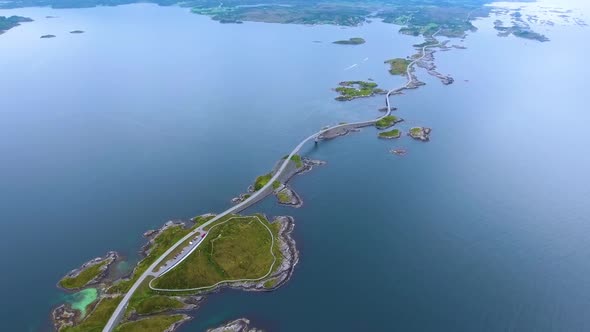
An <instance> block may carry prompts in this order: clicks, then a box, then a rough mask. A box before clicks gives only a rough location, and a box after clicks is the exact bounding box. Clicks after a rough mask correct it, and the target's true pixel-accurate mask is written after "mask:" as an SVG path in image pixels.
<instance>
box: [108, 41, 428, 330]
mask: <svg viewBox="0 0 590 332" xmlns="http://www.w3.org/2000/svg"><path fill="white" fill-rule="evenodd" d="M439 32H440V30H438V31H437V32H436V33H434V34H433V35H432V37H433V38H434V36H435V35H436V34H438V33H439ZM438 45H440V43H436V44H433V45H426V46H424V47H422V55H421V56H420V57H419V58H416V59H415V60H414V61H412V62H410V63H409V64H408V68H407V71H406V76H407V78H408V82H407V83H406V84H405V85H403V86H402V87H400V88H396V89H391V90H389V91H388V92H387V95H386V97H385V104H386V106H387V112H385V114H384V115H383V116H381V117H378V118H376V119H373V120H367V121H361V122H355V123H347V124H339V125H335V126H332V127H328V128H324V129H322V130H320V131H318V132H316V133H314V134H311V135H310V136H309V137H307V138H305V139H304V140H303V141H301V142H300V143H299V144H298V145H297V146H296V147H295V148H294V149H293V150H292V151H291V153H289V156H288V157H287V158H285V161H284V162H283V163H282V164H281V167H279V169H278V170H277V171H276V172H275V174H274V175H273V177H272V178H271V179H270V180H269V181H268V182H267V183H266V185H264V186H263V187H262V188H260V190H258V191H256V192H254V193H253V194H252V195H251V196H250V197H248V198H247V199H246V200H244V201H242V202H241V203H239V204H237V205H234V206H232V207H230V208H229V209H227V210H225V211H223V212H221V213H220V214H218V215H216V216H215V217H214V218H212V219H211V220H209V221H207V222H206V223H204V224H203V225H201V226H199V227H197V228H196V229H194V230H193V231H191V232H190V233H188V234H187V235H186V236H184V237H183V238H182V239H180V240H178V242H176V243H175V244H173V245H172V246H171V247H170V248H169V249H168V250H166V252H164V253H163V254H162V255H161V256H160V257H158V258H157V259H156V260H155V261H154V262H153V263H152V265H150V266H149V267H148V269H147V270H145V272H144V273H142V275H141V276H140V277H139V278H138V279H137V281H135V283H134V284H133V286H131V288H130V289H129V291H128V292H127V294H125V296H124V297H123V299H122V300H121V302H120V303H119V305H118V306H117V308H116V309H115V311H114V312H113V314H112V315H111V317H110V318H109V321H108V322H107V324H106V325H105V327H104V328H103V330H102V331H103V332H111V331H113V330H114V328H115V327H116V326H117V324H118V323H119V321H120V320H121V318H122V317H123V314H124V313H125V309H126V308H127V305H128V304H129V300H130V299H131V297H132V296H133V294H134V293H135V291H136V290H137V288H138V287H139V286H140V285H141V284H142V283H143V282H144V281H145V280H146V278H148V277H150V276H151V277H158V276H160V275H161V274H163V273H166V272H168V271H170V270H171V269H173V268H174V267H175V266H177V265H178V264H179V263H180V262H182V261H183V260H184V259H185V258H186V257H187V256H188V255H189V254H190V253H192V252H193V251H194V250H195V249H196V248H197V247H198V245H200V244H201V243H203V242H204V240H205V239H203V240H201V241H200V242H199V243H198V244H197V245H196V246H195V247H193V248H192V249H191V250H187V251H185V252H184V253H183V254H181V256H180V257H179V259H177V260H176V262H175V263H173V265H172V266H170V267H169V268H166V269H164V270H163V271H162V273H160V272H156V271H155V270H156V268H157V267H158V266H159V265H160V264H161V263H162V261H163V260H164V259H166V257H168V256H169V255H170V253H172V252H173V251H174V250H175V249H176V248H178V247H179V246H181V245H182V244H183V243H184V242H186V241H187V240H188V239H190V238H191V237H194V236H195V235H196V234H197V233H203V232H205V230H204V228H205V227H207V226H208V225H210V224H212V223H214V222H216V221H217V220H219V219H221V218H223V217H225V216H227V215H229V214H233V213H238V212H240V211H242V210H243V209H245V208H247V207H249V206H250V205H251V203H252V202H256V200H257V199H259V198H261V197H263V196H261V195H267V190H269V189H272V187H271V186H272V184H273V182H274V181H275V180H277V179H278V178H279V176H280V175H281V174H282V173H283V172H284V171H285V169H286V168H287V165H288V164H289V162H290V161H291V158H292V157H293V156H294V155H296V154H297V153H298V152H299V150H301V148H302V147H303V146H304V145H305V144H306V143H307V142H309V141H311V140H315V139H316V138H317V137H319V136H321V135H322V134H323V133H325V132H327V131H329V130H335V129H341V128H352V127H363V126H367V125H371V124H374V123H375V122H377V121H379V120H380V119H383V118H384V117H386V116H389V115H391V106H390V102H389V98H390V96H391V94H392V93H394V92H397V91H400V90H403V89H404V88H407V87H408V86H410V84H412V83H413V82H414V78H413V76H412V69H413V67H414V65H415V64H416V62H418V61H420V60H422V59H424V57H425V56H426V49H427V48H429V47H435V46H438ZM205 237H206V236H205Z"/></svg>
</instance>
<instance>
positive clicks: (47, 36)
mask: <svg viewBox="0 0 590 332" xmlns="http://www.w3.org/2000/svg"><path fill="white" fill-rule="evenodd" d="M39 38H55V35H43V36H41V37H39Z"/></svg>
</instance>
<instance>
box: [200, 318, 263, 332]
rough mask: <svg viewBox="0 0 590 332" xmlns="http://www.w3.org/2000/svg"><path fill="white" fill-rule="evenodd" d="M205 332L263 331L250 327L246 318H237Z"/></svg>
mask: <svg viewBox="0 0 590 332" xmlns="http://www.w3.org/2000/svg"><path fill="white" fill-rule="evenodd" d="M207 332H263V330H259V329H257V328H254V327H250V320H249V319H247V318H238V319H236V320H232V321H229V322H227V323H225V324H223V325H221V326H218V327H215V328H211V329H207Z"/></svg>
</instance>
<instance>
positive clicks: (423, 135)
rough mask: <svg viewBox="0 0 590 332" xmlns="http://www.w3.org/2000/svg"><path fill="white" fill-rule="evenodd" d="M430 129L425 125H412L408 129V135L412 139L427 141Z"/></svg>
mask: <svg viewBox="0 0 590 332" xmlns="http://www.w3.org/2000/svg"><path fill="white" fill-rule="evenodd" d="M431 131H432V129H430V128H426V127H414V128H412V129H410V131H409V132H408V135H409V136H410V137H412V138H413V139H417V140H420V141H422V142H428V141H429V140H430V132H431Z"/></svg>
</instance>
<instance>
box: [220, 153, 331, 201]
mask: <svg viewBox="0 0 590 332" xmlns="http://www.w3.org/2000/svg"><path fill="white" fill-rule="evenodd" d="M285 158H287V156H285V157H283V158H282V159H281V160H279V161H278V162H277V163H276V165H275V167H274V168H273V170H272V171H271V172H270V173H267V174H264V175H260V176H258V177H257V178H256V180H255V181H254V184H252V185H250V186H249V187H248V190H247V191H246V192H245V193H242V194H240V195H238V196H237V197H234V198H232V200H231V201H232V203H234V204H237V203H241V202H243V201H244V200H246V199H247V198H249V197H250V196H252V194H253V193H254V192H257V191H259V190H260V189H262V188H263V187H264V186H265V185H266V184H267V183H268V182H269V181H270V179H271V178H272V177H273V176H274V174H275V173H276V172H277V170H278V169H279V167H280V165H281V164H282V163H283V161H284V160H285ZM324 164H325V162H324V161H321V160H312V159H309V158H305V157H301V156H300V155H293V157H291V160H290V161H289V164H288V165H287V168H286V169H285V171H284V172H283V173H282V174H281V176H280V177H279V179H278V180H276V181H274V182H273V183H272V190H270V191H268V192H267V193H266V194H267V195H269V194H273V195H275V196H276V198H277V200H278V203H279V204H281V205H286V206H292V207H301V205H302V204H303V200H302V199H301V197H299V195H297V193H296V192H295V191H294V190H293V189H292V188H291V187H290V186H289V185H288V182H289V181H290V180H291V179H292V178H293V177H294V176H295V175H298V174H303V173H306V172H309V171H311V170H312V169H313V167H314V166H321V165H324ZM262 198H264V196H262V197H261V198H260V199H262ZM260 199H259V200H260ZM254 203H255V202H252V204H254Z"/></svg>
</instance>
